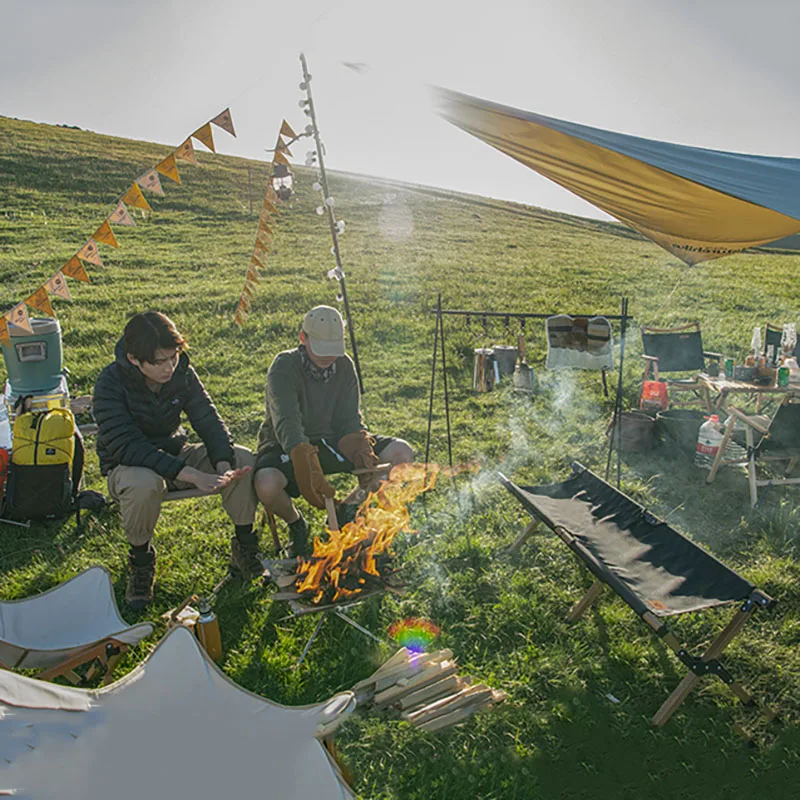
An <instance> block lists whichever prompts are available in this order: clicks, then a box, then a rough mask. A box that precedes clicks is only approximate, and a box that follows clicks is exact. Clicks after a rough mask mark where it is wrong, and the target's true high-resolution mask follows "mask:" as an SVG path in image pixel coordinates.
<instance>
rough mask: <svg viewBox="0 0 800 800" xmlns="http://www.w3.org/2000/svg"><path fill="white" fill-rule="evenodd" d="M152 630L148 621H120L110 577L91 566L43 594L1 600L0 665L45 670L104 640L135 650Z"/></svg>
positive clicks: (103, 571)
mask: <svg viewBox="0 0 800 800" xmlns="http://www.w3.org/2000/svg"><path fill="white" fill-rule="evenodd" d="M152 632H153V626H152V625H151V624H150V623H149V622H141V623H139V624H138V625H128V623H127V622H125V620H124V619H122V617H121V616H120V615H119V610H118V609H117V602H116V600H115V599H114V590H113V588H112V586H111V576H110V575H109V573H108V572H107V571H106V570H105V569H103V567H90V568H89V569H87V570H84V571H83V572H81V573H80V574H78V575H76V576H75V577H74V578H72V579H71V580H68V581H67V582H66V583H61V584H59V585H58V586H56V587H54V588H53V589H50V590H49V591H47V592H42V594H38V595H34V596H33V597H26V598H24V599H22V600H13V601H9V602H0V665H5V666H6V667H9V668H20V669H21V668H26V669H46V668H47V667H51V666H53V665H55V664H58V663H60V662H62V661H65V660H66V659H67V658H69V657H70V656H72V655H74V654H76V653H78V652H79V651H80V650H83V649H85V648H86V647H87V646H89V645H92V644H96V643H97V642H102V641H104V640H105V639H108V638H111V637H113V638H114V639H116V640H117V641H120V642H123V643H125V644H128V645H130V646H133V645H135V644H137V643H138V642H140V641H141V640H142V639H144V637H145V636H149V635H150V634H151V633H152Z"/></svg>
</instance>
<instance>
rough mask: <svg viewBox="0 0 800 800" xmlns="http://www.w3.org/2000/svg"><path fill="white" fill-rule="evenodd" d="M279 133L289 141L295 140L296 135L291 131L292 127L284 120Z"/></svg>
mask: <svg viewBox="0 0 800 800" xmlns="http://www.w3.org/2000/svg"><path fill="white" fill-rule="evenodd" d="M281 133H282V134H283V135H284V136H286V137H288V138H289V139H296V138H297V134H296V133H295V132H294V131H293V130H292V126H291V125H290V124H289V123H288V122H287V121H286V120H284V121H283V122H282V123H281Z"/></svg>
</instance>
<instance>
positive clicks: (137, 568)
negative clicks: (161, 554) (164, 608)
mask: <svg viewBox="0 0 800 800" xmlns="http://www.w3.org/2000/svg"><path fill="white" fill-rule="evenodd" d="M155 579H156V551H155V548H154V547H152V545H151V547H150V550H149V551H148V552H146V553H145V554H144V555H143V556H139V557H137V556H135V555H134V554H133V553H131V554H130V555H129V556H128V585H127V586H126V587H125V603H126V605H127V606H128V608H130V609H131V610H132V611H141V610H142V609H144V608H146V607H147V606H149V605H150V603H152V602H153V584H154V583H155Z"/></svg>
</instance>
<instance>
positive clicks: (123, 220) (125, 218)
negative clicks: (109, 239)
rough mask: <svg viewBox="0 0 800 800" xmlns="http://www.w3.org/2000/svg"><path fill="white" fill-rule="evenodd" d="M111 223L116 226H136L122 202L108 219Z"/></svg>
mask: <svg viewBox="0 0 800 800" xmlns="http://www.w3.org/2000/svg"><path fill="white" fill-rule="evenodd" d="M106 219H107V220H108V221H109V222H113V223H114V224H115V225H135V224H136V223H135V222H134V221H133V217H132V216H131V215H130V214H129V213H128V209H127V208H125V203H123V202H122V200H120V201H119V203H117V207H116V208H115V209H114V211H113V212H112V213H111V214H109V215H108V217H106Z"/></svg>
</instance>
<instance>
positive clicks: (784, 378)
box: [778, 367, 789, 386]
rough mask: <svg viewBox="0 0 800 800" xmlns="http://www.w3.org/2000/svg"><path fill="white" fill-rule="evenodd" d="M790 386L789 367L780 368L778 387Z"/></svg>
mask: <svg viewBox="0 0 800 800" xmlns="http://www.w3.org/2000/svg"><path fill="white" fill-rule="evenodd" d="M788 385H789V367H778V386H788Z"/></svg>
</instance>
